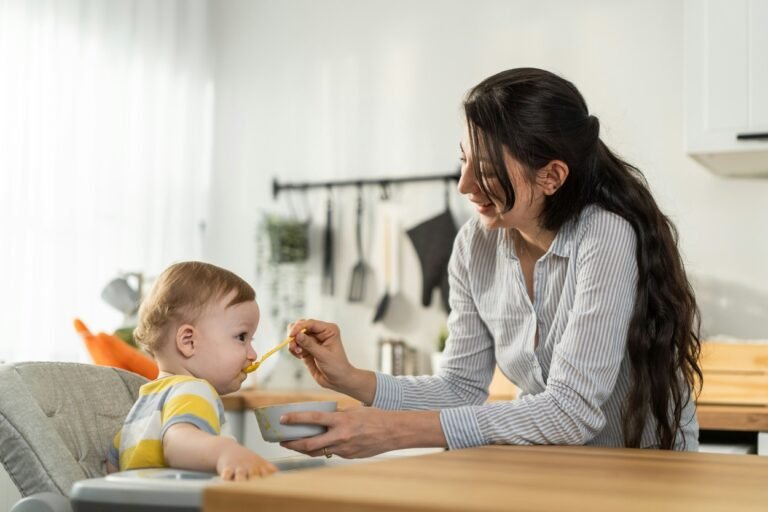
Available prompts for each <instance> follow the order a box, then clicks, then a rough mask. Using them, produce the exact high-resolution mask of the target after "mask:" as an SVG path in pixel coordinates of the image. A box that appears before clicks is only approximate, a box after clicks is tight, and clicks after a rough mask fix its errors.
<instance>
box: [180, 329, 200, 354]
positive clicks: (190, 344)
mask: <svg viewBox="0 0 768 512" xmlns="http://www.w3.org/2000/svg"><path fill="white" fill-rule="evenodd" d="M195 334H196V332H195V328H194V326H192V325H189V324H184V325H182V326H179V328H178V329H177V330H176V349H177V350H178V351H179V352H180V353H181V355H183V356H184V357H192V356H193V355H194V353H195Z"/></svg>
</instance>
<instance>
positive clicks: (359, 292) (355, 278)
mask: <svg viewBox="0 0 768 512" xmlns="http://www.w3.org/2000/svg"><path fill="white" fill-rule="evenodd" d="M355 231H356V233H355V238H356V242H357V263H355V266H354V267H352V276H351V277H350V280H349V296H348V297H347V299H348V300H349V302H361V301H362V300H363V299H364V298H365V273H366V266H365V261H364V260H363V192H362V189H358V191H357V223H356V226H355Z"/></svg>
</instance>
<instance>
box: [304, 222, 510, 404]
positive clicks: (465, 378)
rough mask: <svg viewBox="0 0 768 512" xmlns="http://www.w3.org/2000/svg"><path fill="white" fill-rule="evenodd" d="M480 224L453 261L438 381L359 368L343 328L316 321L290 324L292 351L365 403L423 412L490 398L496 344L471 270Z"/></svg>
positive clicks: (329, 384)
mask: <svg viewBox="0 0 768 512" xmlns="http://www.w3.org/2000/svg"><path fill="white" fill-rule="evenodd" d="M476 224H477V222H476V221H475V222H474V223H468V224H467V225H465V226H464V227H462V229H461V230H460V232H459V235H458V237H457V240H456V243H455V245H454V251H453V254H452V255H451V261H450V263H449V280H450V286H451V296H450V301H451V314H450V316H449V318H448V329H449V333H450V335H449V337H448V341H447V343H446V349H445V352H444V353H443V364H442V365H441V373H440V376H439V377H431V376H421V377H392V376H389V375H384V374H380V373H375V372H371V371H366V370H360V369H358V368H355V367H354V366H352V365H351V364H350V363H349V361H348V359H347V356H346V354H345V353H344V348H343V345H342V342H341V334H340V332H339V328H338V326H336V325H334V324H330V323H326V322H320V321H317V320H299V321H297V322H296V323H295V324H292V325H291V326H290V328H289V335H290V336H293V337H294V338H295V341H294V342H293V343H291V345H290V351H291V352H292V353H293V354H294V355H295V356H296V357H300V358H302V359H303V361H304V364H305V365H306V367H307V369H308V371H309V372H310V374H311V375H312V377H313V378H314V379H315V381H316V382H317V383H318V384H320V385H321V386H323V387H325V388H328V389H333V390H335V391H339V392H341V393H344V394H347V395H349V396H352V397H354V398H356V399H358V400H360V401H361V402H363V403H364V404H366V405H373V406H374V407H379V408H382V409H409V410H414V409H422V410H423V409H439V408H446V407H458V406H462V405H467V404H482V403H483V402H484V401H485V400H486V398H487V397H488V394H487V389H488V385H489V384H490V382H491V378H492V376H493V369H494V364H495V357H494V353H493V340H492V338H491V336H490V333H489V332H488V329H487V328H486V326H485V323H484V322H483V320H482V319H481V318H480V315H479V313H478V311H477V308H476V306H475V299H474V297H473V295H472V293H473V292H472V290H471V286H470V281H469V272H468V270H467V266H468V264H469V259H470V258H469V253H470V252H471V251H472V247H471V245H472V244H473V243H474V241H473V238H475V237H477V234H478V233H479V232H480V231H479V230H480V229H481V228H479V227H478V226H477V225H476ZM484 243H495V241H488V240H484ZM492 252H495V251H492ZM302 330H306V335H305V334H302V333H301V331H302Z"/></svg>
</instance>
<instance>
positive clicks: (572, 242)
mask: <svg viewBox="0 0 768 512" xmlns="http://www.w3.org/2000/svg"><path fill="white" fill-rule="evenodd" d="M449 278H450V286H451V297H450V304H451V313H450V315H449V317H448V330H449V337H448V340H447V342H446V348H445V352H444V353H443V356H442V361H441V369H440V372H439V374H438V375H437V376H421V377H392V376H389V375H384V374H377V375H376V380H377V387H376V395H375V399H374V402H373V404H372V405H373V406H374V407H380V408H384V409H420V410H424V409H433V410H434V409H440V422H441V425H442V429H443V432H444V434H445V437H446V439H447V442H448V446H449V448H451V449H455V448H464V447H470V446H479V445H485V444H592V445H599V446H615V447H621V446H624V436H623V433H622V411H623V403H624V398H625V396H626V394H627V392H628V390H629V387H630V362H629V358H628V356H627V348H626V345H627V331H628V327H629V321H630V317H631V315H632V311H633V306H634V301H635V291H636V287H637V279H638V276H637V262H636V259H635V234H634V231H633V230H632V227H631V226H630V225H629V223H628V222H627V221H626V220H624V219H623V218H621V217H619V216H617V215H615V214H612V213H610V212H607V211H605V210H603V209H601V208H599V207H597V206H594V205H593V206H590V207H587V208H586V209H585V210H584V211H583V212H582V213H581V215H580V216H579V217H578V218H577V219H574V220H571V221H569V222H567V223H566V224H565V225H563V227H562V228H560V230H559V231H558V233H557V235H556V236H555V239H554V241H553V242H552V244H551V245H550V247H549V249H548V250H547V252H546V253H545V254H544V256H542V257H541V258H540V259H539V260H538V261H537V262H536V264H535V266H534V274H533V300H531V298H530V296H529V295H528V292H527V289H526V285H525V279H524V277H523V272H522V268H521V266H520V261H519V259H518V257H517V255H516V253H515V246H514V243H513V240H512V238H511V237H510V236H509V232H508V231H506V230H503V229H495V230H489V229H486V228H485V227H483V226H482V224H481V223H480V221H479V219H472V220H470V221H469V222H467V223H466V224H465V225H464V226H463V227H462V229H461V230H460V232H459V234H458V236H457V238H456V242H455V244H454V249H453V254H452V256H451V262H450V265H449ZM537 329H538V343H537V342H536V335H537ZM496 364H498V366H499V368H500V369H501V371H502V372H503V373H504V375H505V376H506V377H507V378H509V380H510V381H512V382H513V383H514V384H515V385H516V386H517V387H518V388H519V389H520V393H519V396H518V398H517V399H516V400H513V401H505V402H492V403H484V402H485V401H486V399H487V397H488V385H489V384H490V381H491V378H492V376H493V372H494V367H495V365H496ZM695 413H696V411H695V404H694V402H693V401H692V400H689V401H688V404H687V406H686V407H685V409H684V411H683V415H682V421H681V435H679V436H678V438H677V439H676V441H675V445H676V448H677V449H687V450H697V449H698V431H699V427H698V424H697V422H696V414H695ZM654 428H655V423H654V421H653V419H651V418H649V419H648V422H647V424H646V426H645V430H644V433H643V436H642V440H641V446H642V447H653V446H656V444H657V443H656V439H655V435H654Z"/></svg>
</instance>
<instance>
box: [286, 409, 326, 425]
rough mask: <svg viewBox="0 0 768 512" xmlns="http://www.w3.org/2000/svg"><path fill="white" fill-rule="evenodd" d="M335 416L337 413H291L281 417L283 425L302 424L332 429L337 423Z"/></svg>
mask: <svg viewBox="0 0 768 512" xmlns="http://www.w3.org/2000/svg"><path fill="white" fill-rule="evenodd" d="M335 415H336V413H335V412H320V411H306V412H289V413H286V414H283V415H282V416H280V423H282V424H283V425H293V424H301V425H322V426H324V427H330V426H332V425H334V424H335V423H336V420H335V418H334V416H335Z"/></svg>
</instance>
